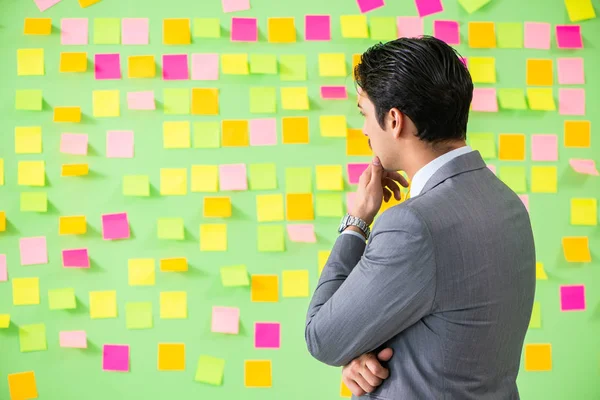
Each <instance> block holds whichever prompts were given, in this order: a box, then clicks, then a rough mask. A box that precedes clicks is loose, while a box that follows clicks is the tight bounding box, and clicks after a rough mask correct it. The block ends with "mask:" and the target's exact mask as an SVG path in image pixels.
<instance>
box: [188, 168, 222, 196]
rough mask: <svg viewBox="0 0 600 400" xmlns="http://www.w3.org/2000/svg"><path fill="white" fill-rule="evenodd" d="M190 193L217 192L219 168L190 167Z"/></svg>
mask: <svg viewBox="0 0 600 400" xmlns="http://www.w3.org/2000/svg"><path fill="white" fill-rule="evenodd" d="M191 175H192V176H191V180H192V183H191V191H192V192H218V191H219V167H218V166H217V165H192V172H191Z"/></svg>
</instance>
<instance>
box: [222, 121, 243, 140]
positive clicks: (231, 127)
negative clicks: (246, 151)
mask: <svg viewBox="0 0 600 400" xmlns="http://www.w3.org/2000/svg"><path fill="white" fill-rule="evenodd" d="M221 135H222V138H221V145H222V146H223V147H247V146H249V145H250V135H249V129H248V121H247V120H223V122H222V124H221Z"/></svg>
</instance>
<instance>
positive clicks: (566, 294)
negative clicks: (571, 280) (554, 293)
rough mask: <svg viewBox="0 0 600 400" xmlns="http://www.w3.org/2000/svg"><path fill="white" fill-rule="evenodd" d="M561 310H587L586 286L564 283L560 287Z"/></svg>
mask: <svg viewBox="0 0 600 400" xmlns="http://www.w3.org/2000/svg"><path fill="white" fill-rule="evenodd" d="M560 310H561V311H583V310H585V286H584V285H562V286H561V287H560Z"/></svg>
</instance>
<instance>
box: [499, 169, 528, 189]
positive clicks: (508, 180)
mask: <svg viewBox="0 0 600 400" xmlns="http://www.w3.org/2000/svg"><path fill="white" fill-rule="evenodd" d="M498 176H499V177H500V179H501V180H502V182H504V183H505V184H506V185H507V186H508V187H509V188H511V189H512V190H513V191H514V192H515V193H525V192H526V191H527V179H526V177H525V167H516V166H501V167H500V168H499V169H498Z"/></svg>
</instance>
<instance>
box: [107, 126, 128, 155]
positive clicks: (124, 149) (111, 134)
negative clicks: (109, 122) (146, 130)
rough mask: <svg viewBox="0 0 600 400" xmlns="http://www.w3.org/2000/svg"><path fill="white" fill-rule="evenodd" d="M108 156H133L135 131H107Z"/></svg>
mask: <svg viewBox="0 0 600 400" xmlns="http://www.w3.org/2000/svg"><path fill="white" fill-rule="evenodd" d="M106 157H108V158H133V131H108V132H106Z"/></svg>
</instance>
